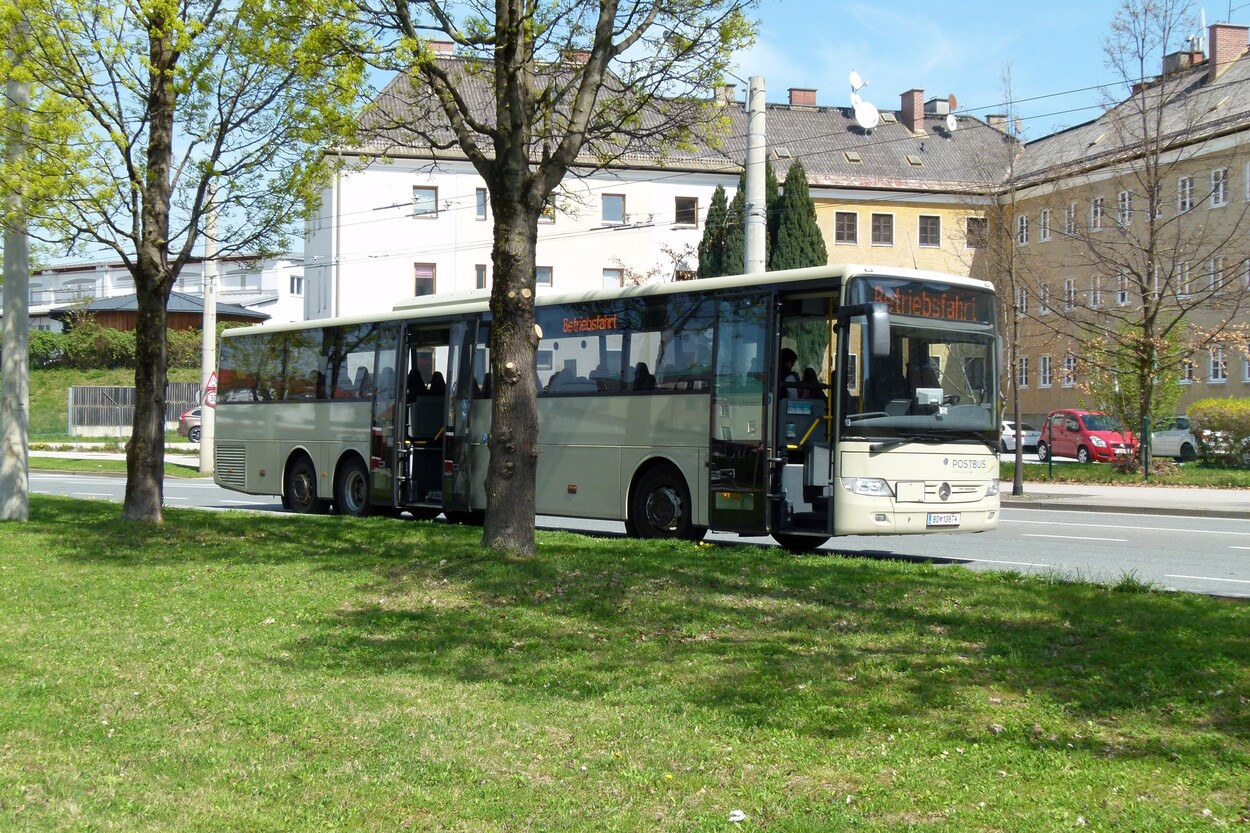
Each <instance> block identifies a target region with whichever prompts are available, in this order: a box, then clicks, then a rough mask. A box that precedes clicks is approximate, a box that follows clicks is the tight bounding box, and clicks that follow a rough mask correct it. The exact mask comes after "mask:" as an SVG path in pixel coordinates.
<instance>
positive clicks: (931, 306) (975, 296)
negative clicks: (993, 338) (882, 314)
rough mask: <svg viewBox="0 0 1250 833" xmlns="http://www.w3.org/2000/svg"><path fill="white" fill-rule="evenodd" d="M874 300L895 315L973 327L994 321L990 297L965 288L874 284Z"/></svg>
mask: <svg viewBox="0 0 1250 833" xmlns="http://www.w3.org/2000/svg"><path fill="white" fill-rule="evenodd" d="M872 300H874V301H878V302H880V303H883V304H885V305H886V306H887V307H889V309H890V314H891V315H906V316H910V317H912V318H933V319H937V320H941V321H965V322H968V323H970V324H988V323H990V322H992V321H993V320H994V319H993V313H992V310H991V309H990V295H989V294H988V293H985V292H977V291H975V290H970V289H964V288H961V287H954V286H937V285H933V284H927V285H926V284H918V283H899V284H894V285H889V284H881V283H877V282H875V281H874V282H873V285H872Z"/></svg>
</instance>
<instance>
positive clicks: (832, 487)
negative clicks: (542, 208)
mask: <svg viewBox="0 0 1250 833" xmlns="http://www.w3.org/2000/svg"><path fill="white" fill-rule="evenodd" d="M487 301H488V298H487V295H486V294H485V293H483V292H476V293H465V294H461V295H446V296H432V297H425V298H417V299H414V300H412V301H408V302H405V303H403V304H400V305H399V306H398V307H396V309H395V310H394V311H393V312H391V313H389V314H385V315H380V316H376V317H371V318H350V319H335V320H324V321H315V322H306V323H303V324H292V325H279V326H263V327H249V328H242V329H235V330H229V331H227V332H226V333H225V334H224V336H223V338H222V344H221V362H220V367H219V370H218V407H217V413H216V431H215V433H216V452H215V454H216V456H215V464H216V480H217V482H218V483H219V484H220V485H222V486H225V487H227V488H231V489H237V490H239V491H242V492H247V493H249V494H271V495H281V496H282V501H283V505H284V506H286V507H287V508H288V509H290V510H292V511H297V512H323V511H327V510H329V509H330V508H331V507H333V508H334V509H335V510H336V511H338V512H340V513H343V514H350V515H362V514H366V513H369V512H385V513H391V514H398V513H400V512H408V513H410V514H411V515H413V516H415V517H417V518H432V517H435V516H437V515H439V514H444V515H446V516H447V517H448V518H451V519H453V520H469V521H472V520H474V519H480V517H481V513H482V512H483V510H484V508H485V489H484V482H483V481H484V478H485V475H486V463H487V454H488V451H487V445H486V438H487V434H488V432H489V430H490V426H489V422H490V416H491V413H490V392H491V386H492V383H491V374H490V366H491V365H490V349H489V344H490V327H491V316H490V311H489V309H488V305H487ZM995 309H996V305H995V300H994V293H993V288H992V286H991V285H990V284H988V283H985V282H982V281H976V280H971V279H968V278H961V277H955V276H951V275H943V274H937V273H932V272H921V271H914V270H904V269H885V268H882V267H867V266H828V267H819V268H812V269H799V270H793V271H788V272H774V273H768V274H759V275H748V276H738V277H726V278H713V279H704V280H693V281H684V282H678V283H667V284H655V285H646V286H638V287H629V288H625V289H619V290H601V291H593V292H585V293H578V294H563V295H548V296H542V297H540V298H539V302H538V307H537V310H536V316H537V320H538V324H539V327H540V328H541V331H542V338H541V341H540V344H539V346H538V355H537V368H538V378H537V384H538V391H539V393H538V397H539V439H540V448H539V454H540V456H539V463H538V482H537V510H538V512H539V513H540V514H544V515H557V516H566V517H578V518H599V519H609V520H619V521H623V522H624V523H625V526H626V529H627V530H628V531H629V532H630V533H631V534H633V535H637V536H640V537H679V538H699V537H701V536H702V535H703V534H704V533H705V532H706V531H707V530H708V529H715V530H720V531H728V532H737V533H740V534H743V535H753V536H754V535H772V536H773V537H774V538H775V539H776V540H777V541H779V542H780V543H781V544H783V545H785V546H787V547H789V548H791V549H794V550H809V549H814V548H815V547H817V546H819V545H820V544H822V543H824V542H825V541H826V540H828V539H829V537H831V536H834V535H893V534H908V533H924V532H953V531H963V532H976V531H982V530H986V529H992V528H994V527H995V526H997V523H998V512H999V494H998V455H997V448H998V443H999V430H998V429H999V409H998V379H999V371H1000V368H999V366H998V365H999V361H1000V359H999V356H1000V353H1001V351H1000V349H999V346H998V344H999V342H998V339H997V335H996V330H995ZM785 348H789V349H790V350H793V351H794V352H795V354H796V355H797V363H796V365H795V372H796V374H798V375H799V376H800V377H801V378H800V380H799V381H797V382H795V381H793V380H790V381H789V382H786V383H785V384H782V381H783V380H782V379H781V378H780V373H779V372H778V357H779V355H780V354H781V351H782V350H783V349H785Z"/></svg>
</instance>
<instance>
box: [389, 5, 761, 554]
mask: <svg viewBox="0 0 1250 833" xmlns="http://www.w3.org/2000/svg"><path fill="white" fill-rule="evenodd" d="M753 4H754V0H597V2H591V0H557V2H548V3H523V2H520V0H499V2H496V3H494V4H489V3H481V2H472V3H464V4H457V5H456V8H455V9H453V7H452V4H448V3H444V2H440V1H439V0H424V2H418V0H411V1H410V0H379V2H378V4H377V5H376V6H375V7H374V9H373V11H374V14H375V20H376V21H377V22H378V23H379V24H380V25H381V26H383V27H385V28H386V29H387V30H389V31H390V32H393V33H395V35H396V38H395V39H394V41H393V43H392V46H393V51H392V52H391V57H392V59H393V64H392V67H393V68H394V69H396V70H398V71H401V72H403V73H406V83H400V84H392V85H391V88H390V89H389V91H388V96H384V100H383V101H382V102H380V104H381V105H382V106H381V107H380V108H379V109H378V110H377V111H375V113H374V114H373V116H372V121H371V122H370V125H371V126H372V127H373V128H374V129H375V130H376V131H377V132H378V133H380V134H385V135H387V136H388V137H389V139H388V140H390V141H394V142H395V143H396V144H399V145H407V146H423V147H426V148H430V149H433V150H436V151H445V150H448V149H451V148H456V149H458V150H459V152H460V153H462V154H464V156H465V157H466V158H467V159H468V160H469V161H470V162H471V163H472V164H473V166H474V168H475V169H476V170H477V172H478V174H479V175H480V176H481V177H482V179H483V180H484V181H485V183H486V189H487V191H488V193H489V197H490V204H491V208H492V210H493V213H494V245H493V250H492V254H491V261H492V268H493V275H494V284H493V287H492V290H491V300H490V308H491V314H492V316H493V319H492V327H491V335H490V338H491V344H490V347H491V365H492V367H491V370H492V373H493V378H494V379H495V388H494V396H493V404H492V413H491V432H490V438H489V441H488V448H489V451H490V463H489V466H488V469H487V473H486V493H487V511H486V520H485V527H484V530H483V543H484V544H485V545H486V546H489V547H493V548H497V549H501V550H506V551H511V552H516V553H520V554H531V553H533V552H534V500H535V491H534V490H535V473H536V467H537V455H538V410H537V398H536V390H535V356H536V351H537V347H538V334H537V333H536V331H535V326H534V283H535V274H534V272H535V259H534V258H535V245H536V241H537V233H538V231H537V223H538V218H539V215H540V214H541V212H542V210H543V207H544V205H545V204H546V201H547V198H548V195H550V194H551V193H552V191H553V190H554V189H555V188H556V187H557V186H558V185H559V184H560V182H561V180H563V179H564V177H565V175H566V174H568V173H569V172H570V171H571V170H572V169H574V168H577V169H579V170H580V171H583V172H584V171H586V170H595V169H597V168H600V167H603V166H606V165H608V164H610V163H611V162H612V161H613V160H616V159H619V158H620V157H622V156H623V155H625V154H628V153H631V152H633V151H636V150H639V149H647V150H649V151H651V152H653V153H654V152H656V151H657V150H661V149H664V148H670V149H671V148H675V147H680V146H682V145H683V144H686V143H688V142H690V141H692V140H693V139H695V138H696V137H697V136H698V135H699V134H700V133H701V132H705V131H709V130H712V129H714V128H715V127H717V126H718V125H719V124H720V122H721V115H722V113H721V111H720V110H719V109H718V108H717V107H716V106H715V103H714V102H713V101H711V100H710V99H709V97H708V95H707V93H708V91H709V90H710V88H711V87H712V85H713V84H714V83H716V82H719V81H720V80H721V77H722V73H723V71H724V69H725V68H726V66H727V64H728V61H729V58H730V54H731V53H732V52H733V50H735V49H737V48H739V47H741V46H743V45H744V44H746V43H747V42H748V41H749V39H750V38H751V33H752V28H751V25H750V24H749V22H748V21H747V20H746V18H745V16H744V12H745V11H746V10H747V9H748V8H749V7H750V6H752V5H753ZM435 41H443V42H450V43H451V44H453V45H454V48H455V49H456V52H457V54H456V56H455V57H454V58H453V57H450V56H440V55H439V54H438V53H437V52H436V50H435V48H434V46H433V42H435Z"/></svg>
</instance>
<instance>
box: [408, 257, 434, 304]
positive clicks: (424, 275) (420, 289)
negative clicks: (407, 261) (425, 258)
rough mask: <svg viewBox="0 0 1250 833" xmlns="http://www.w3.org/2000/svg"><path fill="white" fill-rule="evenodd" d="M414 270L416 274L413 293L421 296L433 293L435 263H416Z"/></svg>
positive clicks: (413, 266)
mask: <svg viewBox="0 0 1250 833" xmlns="http://www.w3.org/2000/svg"><path fill="white" fill-rule="evenodd" d="M412 272H413V275H414V276H415V281H414V286H413V289H412V294H413V295H416V296H417V297H420V296H422V295H433V294H434V290H435V282H434V272H435V266H434V264H433V263H414V264H413V265H412Z"/></svg>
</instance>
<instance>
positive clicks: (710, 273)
mask: <svg viewBox="0 0 1250 833" xmlns="http://www.w3.org/2000/svg"><path fill="white" fill-rule="evenodd" d="M728 216H729V199H728V198H727V197H726V196H725V189H724V187H723V186H720V185H717V186H716V190H715V191H714V192H712V204H711V205H710V206H709V207H708V210H707V219H705V220H704V221H703V239H702V240H700V241H699V277H700V278H716V277H719V276H721V275H723V274H725V268H724V267H725V223H726V220H727V218H728Z"/></svg>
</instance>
